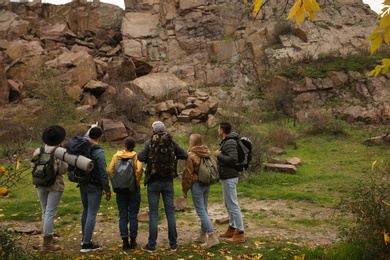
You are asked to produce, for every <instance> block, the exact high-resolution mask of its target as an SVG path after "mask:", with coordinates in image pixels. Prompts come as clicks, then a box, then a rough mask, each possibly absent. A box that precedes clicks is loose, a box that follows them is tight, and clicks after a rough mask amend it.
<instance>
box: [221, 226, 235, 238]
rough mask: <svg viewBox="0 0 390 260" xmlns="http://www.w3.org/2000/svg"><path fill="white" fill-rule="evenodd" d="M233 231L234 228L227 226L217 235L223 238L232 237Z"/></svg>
mask: <svg viewBox="0 0 390 260" xmlns="http://www.w3.org/2000/svg"><path fill="white" fill-rule="evenodd" d="M235 231H236V229H235V228H233V227H231V226H229V227H228V229H227V230H226V231H225V233H222V234H220V235H219V237H223V238H230V237H233V236H234V232H235Z"/></svg>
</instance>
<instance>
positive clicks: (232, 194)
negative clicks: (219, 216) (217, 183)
mask: <svg viewBox="0 0 390 260" xmlns="http://www.w3.org/2000/svg"><path fill="white" fill-rule="evenodd" d="M221 183H222V194H223V202H224V204H225V207H226V209H227V213H228V216H229V225H230V226H231V227H233V228H237V229H238V231H244V223H243V221H242V214H241V210H240V206H239V205H238V198H237V188H236V187H237V184H238V177H236V178H231V179H225V180H221Z"/></svg>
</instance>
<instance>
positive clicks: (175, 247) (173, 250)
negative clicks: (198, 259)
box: [171, 244, 179, 252]
mask: <svg viewBox="0 0 390 260" xmlns="http://www.w3.org/2000/svg"><path fill="white" fill-rule="evenodd" d="M178 248H179V245H178V244H176V245H174V246H171V251H172V252H176V251H177V249H178Z"/></svg>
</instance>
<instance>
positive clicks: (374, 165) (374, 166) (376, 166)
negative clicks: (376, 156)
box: [371, 161, 379, 170]
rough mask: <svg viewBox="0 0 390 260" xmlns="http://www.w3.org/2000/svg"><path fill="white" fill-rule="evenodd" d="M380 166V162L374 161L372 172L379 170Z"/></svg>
mask: <svg viewBox="0 0 390 260" xmlns="http://www.w3.org/2000/svg"><path fill="white" fill-rule="evenodd" d="M378 166H379V162H378V161H374V162H373V163H372V165H371V170H374V169H375V168H378Z"/></svg>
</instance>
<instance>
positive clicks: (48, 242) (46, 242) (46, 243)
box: [41, 235, 61, 252]
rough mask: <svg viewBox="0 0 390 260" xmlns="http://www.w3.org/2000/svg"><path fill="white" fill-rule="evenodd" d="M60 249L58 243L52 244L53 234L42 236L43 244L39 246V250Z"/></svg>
mask: <svg viewBox="0 0 390 260" xmlns="http://www.w3.org/2000/svg"><path fill="white" fill-rule="evenodd" d="M60 249H61V247H60V246H59V245H54V244H53V235H50V236H44V237H43V244H42V247H41V252H50V251H57V250H60Z"/></svg>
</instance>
